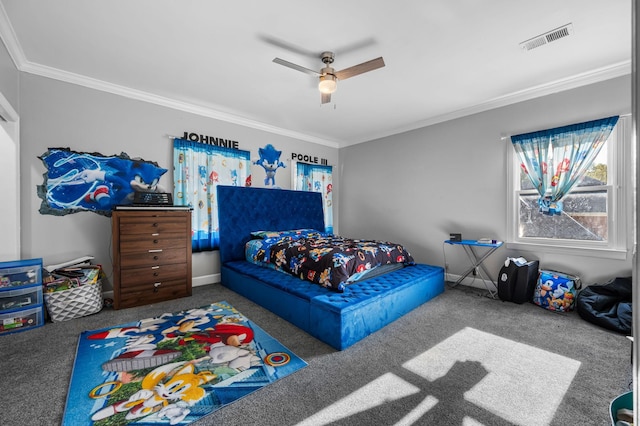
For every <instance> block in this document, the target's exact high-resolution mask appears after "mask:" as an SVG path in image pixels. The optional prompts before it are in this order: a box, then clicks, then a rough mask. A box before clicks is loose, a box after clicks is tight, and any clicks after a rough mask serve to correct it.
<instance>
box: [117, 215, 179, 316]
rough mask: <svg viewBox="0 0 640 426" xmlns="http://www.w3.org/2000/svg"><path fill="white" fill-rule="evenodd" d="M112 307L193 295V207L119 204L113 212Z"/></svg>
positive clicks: (127, 306) (144, 303) (125, 306)
mask: <svg viewBox="0 0 640 426" xmlns="http://www.w3.org/2000/svg"><path fill="white" fill-rule="evenodd" d="M111 228H112V230H111V236H112V245H113V307H114V308H115V309H120V308H129V307H132V306H139V305H146V304H149V303H156V302H160V301H163V300H169V299H175V298H179V297H185V296H191V211H190V210H188V209H172V208H167V209H161V208H153V209H141V210H137V209H126V208H123V209H117V210H114V211H113V213H112V215H111Z"/></svg>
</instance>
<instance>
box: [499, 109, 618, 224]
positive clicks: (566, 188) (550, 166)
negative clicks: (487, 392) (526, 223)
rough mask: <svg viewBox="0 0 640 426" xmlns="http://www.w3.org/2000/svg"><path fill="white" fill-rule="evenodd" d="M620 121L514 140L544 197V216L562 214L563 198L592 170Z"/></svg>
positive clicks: (603, 121) (606, 120)
mask: <svg viewBox="0 0 640 426" xmlns="http://www.w3.org/2000/svg"><path fill="white" fill-rule="evenodd" d="M618 118H619V117H618V116H614V117H609V118H603V119H600V120H594V121H588V122H585V123H579V124H572V125H569V126H563V127H558V128H555V129H550V130H542V131H539V132H533V133H526V134H522V135H516V136H511V142H512V144H513V148H514V149H515V150H516V153H517V155H518V158H519V160H520V167H521V168H522V170H523V171H524V172H525V174H526V175H527V176H528V178H529V180H530V181H531V184H532V185H533V187H534V188H536V189H537V190H538V193H539V194H540V198H539V199H538V206H539V209H540V212H541V213H544V214H547V215H554V214H556V215H559V214H562V198H563V197H564V196H565V195H566V194H568V193H569V192H570V191H571V189H572V188H573V187H574V185H575V184H576V183H578V182H579V181H580V180H581V179H582V177H583V176H584V175H585V173H586V172H587V171H588V170H589V168H590V167H591V164H592V163H593V160H594V159H595V158H596V157H597V156H598V153H599V152H600V149H601V148H602V146H603V145H604V143H605V142H606V141H607V138H608V137H609V135H610V134H611V131H612V130H613V128H614V127H615V125H616V123H617V122H618Z"/></svg>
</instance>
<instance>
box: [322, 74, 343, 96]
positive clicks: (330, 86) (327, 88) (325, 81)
mask: <svg viewBox="0 0 640 426" xmlns="http://www.w3.org/2000/svg"><path fill="white" fill-rule="evenodd" d="M337 88H338V83H337V81H336V76H335V75H332V74H324V75H321V76H320V83H318V90H320V93H325V94H327V95H329V94H331V93H333V92H335V91H336V89H337Z"/></svg>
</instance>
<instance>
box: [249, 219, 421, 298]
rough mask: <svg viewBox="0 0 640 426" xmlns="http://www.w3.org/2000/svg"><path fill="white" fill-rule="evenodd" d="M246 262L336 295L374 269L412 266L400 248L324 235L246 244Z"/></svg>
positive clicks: (408, 255) (376, 242)
mask: <svg viewBox="0 0 640 426" xmlns="http://www.w3.org/2000/svg"><path fill="white" fill-rule="evenodd" d="M248 244H249V245H251V246H252V248H250V249H249V248H248V249H247V252H246V253H247V256H246V257H247V260H249V261H251V262H253V263H257V264H262V265H266V266H269V267H272V268H275V269H276V270H280V271H282V272H287V273H289V274H292V275H295V276H297V277H299V278H301V279H305V280H308V281H311V282H313V283H316V284H319V285H321V286H323V287H327V288H330V289H333V290H336V291H339V292H342V291H344V289H345V287H346V285H348V284H349V283H351V282H354V281H355V280H357V279H359V278H360V277H361V276H363V275H365V274H367V273H368V272H370V271H372V270H373V269H375V268H378V267H380V266H383V265H390V264H403V265H414V264H415V262H414V260H413V257H412V256H411V254H410V253H409V252H408V251H407V250H406V249H405V248H404V247H403V246H402V245H400V244H396V243H391V242H384V241H374V240H359V239H351V238H345V237H341V236H338V235H333V234H324V233H319V232H318V233H300V234H297V235H281V236H278V237H271V238H266V239H262V240H252V241H250V242H249V243H248Z"/></svg>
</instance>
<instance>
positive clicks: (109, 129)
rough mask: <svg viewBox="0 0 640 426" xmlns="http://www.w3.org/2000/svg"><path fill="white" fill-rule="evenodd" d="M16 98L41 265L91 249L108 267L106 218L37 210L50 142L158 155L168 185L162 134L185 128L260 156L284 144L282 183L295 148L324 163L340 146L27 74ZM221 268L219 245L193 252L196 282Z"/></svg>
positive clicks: (28, 231) (25, 185)
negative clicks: (43, 158) (268, 147)
mask: <svg viewBox="0 0 640 426" xmlns="http://www.w3.org/2000/svg"><path fill="white" fill-rule="evenodd" d="M20 103H21V109H20V113H21V123H22V126H21V127H22V135H21V139H22V151H21V168H22V183H21V208H22V257H23V258H29V257H42V258H44V262H45V264H55V263H59V262H62V261H66V260H70V259H74V258H77V257H80V256H83V255H87V254H89V255H93V256H95V257H96V262H97V263H100V264H102V265H103V266H104V269H105V271H106V272H107V274H111V244H110V238H111V222H110V219H109V218H107V217H104V216H100V215H97V214H95V213H91V212H81V213H75V214H71V215H66V216H53V215H43V214H40V213H39V208H40V206H41V202H42V200H41V199H40V198H38V196H37V194H36V186H37V185H41V184H42V183H43V173H44V172H45V171H46V170H45V168H44V165H43V163H42V162H41V161H40V160H39V159H38V157H39V156H41V155H42V154H44V153H45V152H46V151H47V149H48V148H50V147H69V148H71V149H72V150H76V151H86V152H99V153H101V154H104V155H115V154H120V153H121V152H125V153H127V154H128V155H129V156H130V157H132V158H135V157H140V158H143V159H144V160H149V161H155V162H157V163H158V165H159V166H160V167H164V168H167V169H169V172H167V173H166V174H165V175H164V176H163V177H162V179H161V181H160V184H161V185H163V186H165V187H167V188H169V189H171V188H172V187H173V177H172V167H173V150H172V140H171V139H170V138H169V137H167V135H176V136H181V135H182V134H183V133H184V131H193V132H196V133H200V134H204V135H210V136H215V137H220V138H224V139H231V140H236V141H238V142H239V148H240V149H243V150H248V151H250V152H251V159H252V160H256V159H257V158H258V148H261V147H264V146H265V145H266V144H269V143H270V144H272V145H273V146H274V147H275V148H276V149H278V150H282V151H283V152H282V156H281V160H283V161H284V162H285V164H287V168H285V169H282V168H281V169H278V171H277V174H276V184H277V185H278V186H280V187H282V188H291V163H290V162H289V161H286V160H287V159H290V158H291V154H292V152H296V153H305V154H314V155H317V156H318V157H320V158H326V159H327V160H328V162H329V164H332V165H336V164H338V149H337V148H332V147H327V146H322V145H318V144H312V143H308V142H304V141H300V140H294V139H291V138H289V137H284V136H279V135H276V134H272V133H267V132H264V131H261V130H255V129H251V128H248V127H244V126H239V125H236V124H231V123H226V122H221V121H218V120H214V119H211V118H206V117H202V116H197V115H194V114H190V113H185V112H181V111H178V110H174V109H170V108H166V107H161V106H157V105H152V104H149V103H145V102H141V101H136V100H132V99H128V98H124V97H121V96H116V95H112V94H109V93H104V92H100V91H97V90H93V89H88V88H85V87H80V86H77V85H72V84H68V83H64V82H60V81H56V80H51V79H48V78H43V77H39V76H35V75H31V74H26V73H23V74H22V75H21V77H20ZM252 175H253V185H254V186H264V185H263V180H264V177H265V173H264V169H262V168H261V167H259V166H255V165H254V166H253V169H252ZM335 183H336V187H337V188H336V194H334V197H336V203H335V204H336V206H337V205H338V202H337V200H338V197H339V189H338V188H339V186H340V185H339V177H338V176H337V174H336V176H335ZM334 208H336V209H337V207H334ZM336 211H337V210H336ZM334 214H335V212H334ZM337 224H338V221H337V220H336V226H337ZM219 271H220V269H219V261H218V253H217V252H205V253H198V254H194V257H193V276H194V279H195V281H194V284H206V283H207V282H213V281H212V280H214V279H215V278H216V274H218V273H219Z"/></svg>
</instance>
